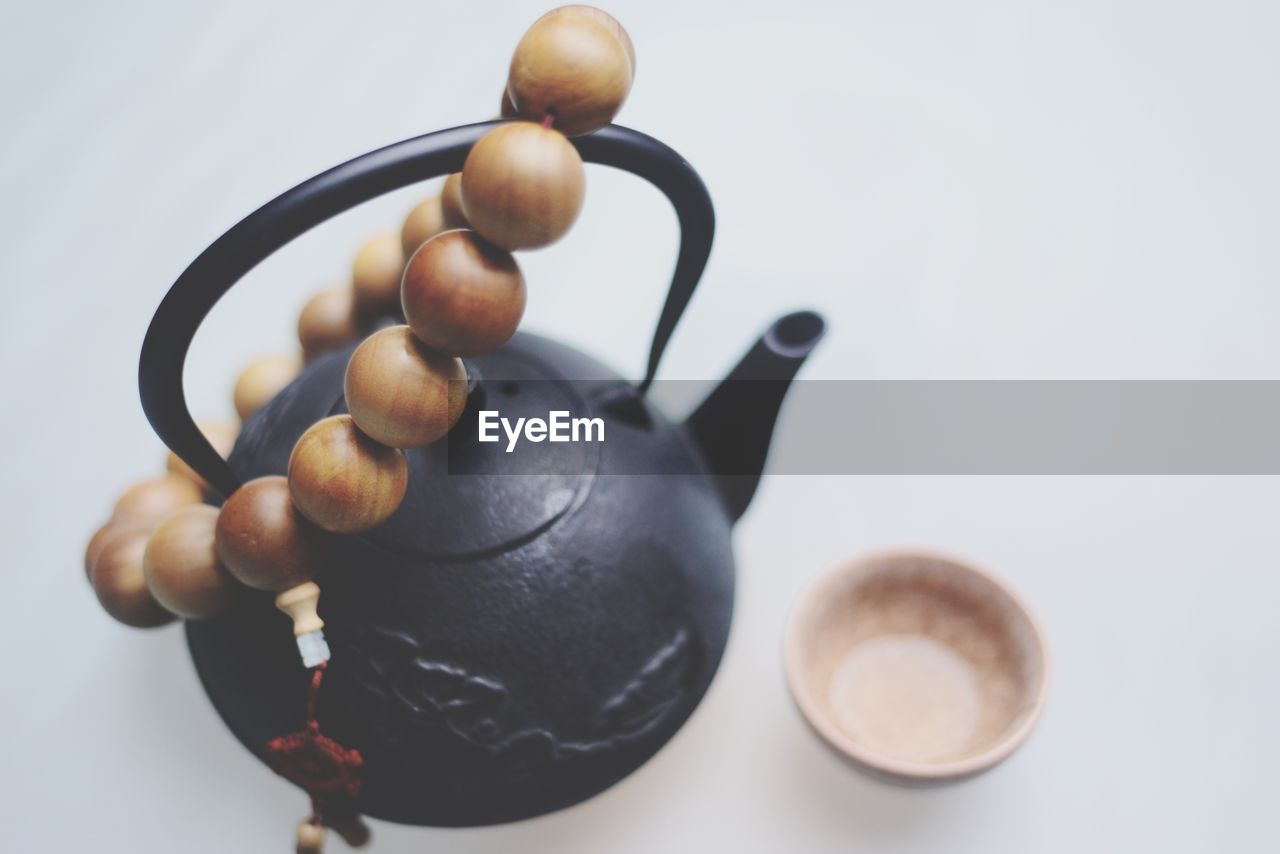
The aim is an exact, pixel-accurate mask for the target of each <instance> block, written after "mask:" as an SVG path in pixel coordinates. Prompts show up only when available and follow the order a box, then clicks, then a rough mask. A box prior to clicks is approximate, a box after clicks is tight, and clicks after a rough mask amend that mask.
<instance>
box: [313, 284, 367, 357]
mask: <svg viewBox="0 0 1280 854" xmlns="http://www.w3.org/2000/svg"><path fill="white" fill-rule="evenodd" d="M361 331H362V324H361V323H360V320H359V318H358V317H357V316H356V302H355V293H354V292H353V291H352V289H351V288H345V287H336V288H325V289H324V290H322V291H318V292H317V293H316V294H315V295H314V296H312V297H311V299H309V300H307V304H306V305H304V306H303V307H302V312H301V313H300V314H299V315H298V343H299V344H301V345H302V356H303V358H304V359H306V360H307V361H308V362H310V361H311V360H312V359H314V358H316V357H317V356H320V355H322V354H324V353H327V352H329V351H330V350H336V349H338V348H339V347H342V346H344V345H346V344H349V343H351V342H352V341H355V340H356V339H357V338H359V337H360V334H361Z"/></svg>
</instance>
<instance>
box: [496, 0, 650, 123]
mask: <svg viewBox="0 0 1280 854" xmlns="http://www.w3.org/2000/svg"><path fill="white" fill-rule="evenodd" d="M635 64H636V62H635V48H634V47H633V46H632V44H631V38H630V36H628V35H627V33H626V30H624V29H623V28H622V25H621V24H619V23H618V22H617V21H616V20H615V19H614V18H613V17H612V16H611V15H609V14H608V13H606V12H604V11H602V10H600V9H596V8H594V7H591V6H563V7H561V8H559V9H553V10H552V11H550V12H548V13H547V14H545V15H543V16H542V17H541V18H539V19H538V20H537V21H536V22H534V24H533V26H532V27H530V28H529V30H528V32H526V33H525V34H524V37H523V38H522V39H520V43H519V44H517V45H516V50H515V54H514V55H513V56H512V57H511V69H510V72H509V75H508V77H507V93H508V95H509V97H510V100H511V105H512V107H513V108H514V110H515V112H516V114H517V115H519V116H521V117H523V118H526V119H530V120H533V121H539V120H541V119H542V117H543V116H545V115H548V114H549V115H552V116H554V117H555V127H556V128H557V129H558V130H560V131H561V132H563V133H565V134H568V135H570V136H577V135H578V134H584V133H590V132H591V131H593V130H597V129H599V128H602V127H604V126H605V125H607V124H609V122H611V121H613V117H614V116H615V115H617V113H618V110H619V109H621V108H622V103H623V101H625V100H626V98H627V95H628V94H629V93H630V91H631V84H632V81H633V80H634V79H635Z"/></svg>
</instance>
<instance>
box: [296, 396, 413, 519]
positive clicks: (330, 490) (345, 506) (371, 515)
mask: <svg viewBox="0 0 1280 854" xmlns="http://www.w3.org/2000/svg"><path fill="white" fill-rule="evenodd" d="M408 482H409V466H408V463H407V462H406V461H405V456H404V452H402V451H401V450H399V449H398V448H389V447H387V446H386V445H383V444H380V443H379V442H375V441H374V440H373V439H371V438H369V437H368V436H366V435H365V434H364V433H362V432H361V431H360V429H359V428H357V427H356V424H355V421H354V420H352V418H351V416H350V415H333V416H330V417H329V418H325V419H324V420H323V421H319V422H317V423H315V424H313V425H311V427H310V428H309V429H308V430H307V432H305V433H303V434H302V437H301V438H300V439H298V442H297V444H295V445H294V446H293V453H292V454H291V455H290V457H289V492H290V494H291V495H292V496H293V502H294V504H295V505H296V506H297V508H298V511H299V512H300V513H301V514H302V515H303V516H305V517H306V518H307V519H309V520H311V522H313V523H314V524H316V525H317V526H319V527H321V528H323V529H324V530H326V531H332V532H334V533H338V534H355V533H359V532H361V531H367V530H369V529H370V528H373V527H376V526H377V525H380V524H382V523H383V522H385V521H386V520H387V519H388V518H390V517H391V514H392V513H394V512H396V509H397V508H398V507H399V506H400V502H401V501H402V500H403V499H404V493H405V489H406V487H407V486H408Z"/></svg>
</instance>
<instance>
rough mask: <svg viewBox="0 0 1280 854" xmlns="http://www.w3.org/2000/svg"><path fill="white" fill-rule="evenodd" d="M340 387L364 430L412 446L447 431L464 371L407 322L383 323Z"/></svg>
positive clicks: (458, 408) (462, 396)
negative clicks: (391, 324) (416, 332)
mask: <svg viewBox="0 0 1280 854" xmlns="http://www.w3.org/2000/svg"><path fill="white" fill-rule="evenodd" d="M449 233H451V234H457V233H458V232H449ZM432 242H433V243H434V242H435V241H432ZM428 245H430V244H428ZM343 390H344V392H345V393H346V397H347V410H348V411H349V412H350V413H351V418H352V419H353V420H354V421H355V423H356V426H357V427H359V428H360V430H361V431H363V432H364V433H365V435H366V436H368V437H369V438H371V439H373V440H374V441H377V442H381V443H382V444H383V445H389V446H390V447H392V448H417V447H420V446H422V445H426V444H430V443H431V442H434V441H435V440H437V439H439V438H440V437H441V436H443V435H444V434H446V433H448V432H449V430H450V429H451V428H452V427H453V425H454V424H455V423H456V422H457V420H458V418H459V417H460V416H461V415H462V409H463V407H464V406H465V405H466V402H467V372H466V369H464V368H463V367H462V362H461V361H459V360H458V359H455V358H453V357H451V356H446V355H444V354H443V353H437V352H435V351H433V350H430V349H428V348H427V347H426V346H425V345H423V343H422V342H421V341H419V340H418V339H417V338H416V337H414V334H413V333H412V332H410V331H409V327H407V326H389V327H387V328H386V329H383V330H380V331H378V332H375V333H374V334H373V335H370V336H369V337H368V338H366V339H365V340H364V343H363V344H361V345H360V346H359V347H357V348H356V351H355V353H353V354H352V355H351V361H350V362H348V363H347V376H346V381H345V383H344V384H343ZM397 503H399V502H398V501H397ZM375 524H376V523H375Z"/></svg>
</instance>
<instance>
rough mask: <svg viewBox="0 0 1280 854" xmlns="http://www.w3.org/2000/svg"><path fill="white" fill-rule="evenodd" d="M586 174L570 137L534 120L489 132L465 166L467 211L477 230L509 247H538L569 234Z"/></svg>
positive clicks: (468, 218) (464, 185)
mask: <svg viewBox="0 0 1280 854" xmlns="http://www.w3.org/2000/svg"><path fill="white" fill-rule="evenodd" d="M585 186H586V176H585V175H584V173H583V169H582V158H581V157H579V156H578V151H577V149H575V148H574V147H573V145H572V144H571V143H570V142H569V140H567V139H565V137H564V134H562V133H559V132H558V131H554V130H551V129H549V128H544V127H542V126H541V125H536V124H533V123H531V122H512V123H511V124H507V125H503V126H501V127H498V128H494V129H493V130H491V131H489V132H488V133H487V134H485V135H484V136H483V137H481V138H480V141H479V142H477V143H476V144H475V145H474V146H472V148H471V153H470V154H468V155H467V161H466V163H465V164H464V165H463V167H462V208H463V211H464V212H465V213H466V215H467V221H468V222H469V223H471V227H472V228H474V229H475V230H476V231H478V232H480V234H481V235H482V236H484V237H485V238H486V239H488V240H489V241H490V242H492V243H496V244H497V245H498V246H501V247H502V248H503V249H507V250H515V249H536V248H538V247H540V246H547V245H548V244H551V243H554V242H555V241H557V240H559V239H560V238H561V237H562V236H564V234H565V232H567V231H568V230H569V228H570V226H572V225H573V222H574V220H576V219H577V218H578V212H579V211H581V210H582V197H583V193H584V190H585Z"/></svg>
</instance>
